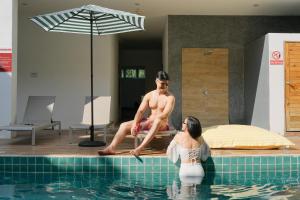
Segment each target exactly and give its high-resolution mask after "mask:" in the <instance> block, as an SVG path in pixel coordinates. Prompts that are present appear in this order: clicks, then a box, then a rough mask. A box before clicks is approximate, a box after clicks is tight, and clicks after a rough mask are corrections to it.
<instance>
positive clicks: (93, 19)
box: [30, 5, 145, 146]
mask: <svg viewBox="0 0 300 200" xmlns="http://www.w3.org/2000/svg"><path fill="white" fill-rule="evenodd" d="M144 19H145V17H144V16H141V15H136V14H132V13H129V12H124V11H119V10H113V9H108V8H104V7H100V6H96V5H84V6H82V7H80V8H74V9H69V10H63V11H60V12H54V13H49V14H44V15H38V16H35V17H32V18H30V20H31V21H33V22H35V23H36V24H37V25H39V26H40V27H42V28H43V29H44V30H46V31H49V32H66V33H78V34H89V35H90V40H91V54H90V55H91V126H90V134H91V136H90V141H82V142H80V143H79V146H103V145H105V143H104V142H102V141H95V140H94V103H93V99H94V94H93V35H109V34H117V33H124V32H130V31H140V30H144Z"/></svg>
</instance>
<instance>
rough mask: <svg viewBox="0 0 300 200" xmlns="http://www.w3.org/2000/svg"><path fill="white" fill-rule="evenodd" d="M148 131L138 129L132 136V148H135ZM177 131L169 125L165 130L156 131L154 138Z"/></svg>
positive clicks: (172, 134) (171, 134)
mask: <svg viewBox="0 0 300 200" xmlns="http://www.w3.org/2000/svg"><path fill="white" fill-rule="evenodd" d="M148 132H149V131H140V132H138V134H137V136H136V137H134V148H137V147H138V146H139V144H140V143H141V142H142V141H143V139H144V138H145V137H146V136H147V134H148ZM176 133H177V130H176V129H175V128H174V127H173V126H170V130H167V131H158V132H157V133H156V134H155V136H154V138H162V137H172V136H174V135H175V134H176Z"/></svg>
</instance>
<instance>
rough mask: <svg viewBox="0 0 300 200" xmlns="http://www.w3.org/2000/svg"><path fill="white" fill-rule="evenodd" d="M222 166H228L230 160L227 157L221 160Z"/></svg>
mask: <svg viewBox="0 0 300 200" xmlns="http://www.w3.org/2000/svg"><path fill="white" fill-rule="evenodd" d="M222 164H223V165H230V158H229V157H224V158H223V159H222Z"/></svg>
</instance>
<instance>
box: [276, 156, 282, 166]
mask: <svg viewBox="0 0 300 200" xmlns="http://www.w3.org/2000/svg"><path fill="white" fill-rule="evenodd" d="M275 161H276V165H282V163H283V157H282V156H276V158H275Z"/></svg>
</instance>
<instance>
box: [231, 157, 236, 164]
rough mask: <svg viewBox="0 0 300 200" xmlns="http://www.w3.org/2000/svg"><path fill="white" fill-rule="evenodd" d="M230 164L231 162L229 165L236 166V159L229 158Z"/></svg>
mask: <svg viewBox="0 0 300 200" xmlns="http://www.w3.org/2000/svg"><path fill="white" fill-rule="evenodd" d="M230 162H231V165H237V158H236V157H232V158H230Z"/></svg>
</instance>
